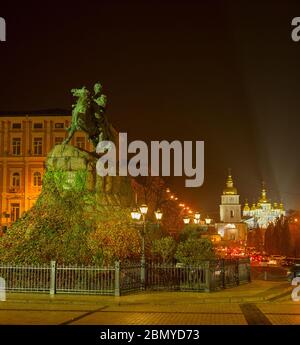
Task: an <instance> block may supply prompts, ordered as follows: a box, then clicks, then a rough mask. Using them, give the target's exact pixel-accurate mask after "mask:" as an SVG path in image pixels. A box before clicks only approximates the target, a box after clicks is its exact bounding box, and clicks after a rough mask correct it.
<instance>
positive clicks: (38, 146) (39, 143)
mask: <svg viewBox="0 0 300 345" xmlns="http://www.w3.org/2000/svg"><path fill="white" fill-rule="evenodd" d="M42 153H43V139H42V138H34V139H33V154H34V155H41V154H42Z"/></svg>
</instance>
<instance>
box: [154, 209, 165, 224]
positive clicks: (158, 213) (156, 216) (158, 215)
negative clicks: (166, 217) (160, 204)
mask: <svg viewBox="0 0 300 345" xmlns="http://www.w3.org/2000/svg"><path fill="white" fill-rule="evenodd" d="M154 213H155V218H156V220H157V221H160V220H161V219H162V215H163V214H162V212H161V210H160V209H158V210H157V211H155V212H154Z"/></svg>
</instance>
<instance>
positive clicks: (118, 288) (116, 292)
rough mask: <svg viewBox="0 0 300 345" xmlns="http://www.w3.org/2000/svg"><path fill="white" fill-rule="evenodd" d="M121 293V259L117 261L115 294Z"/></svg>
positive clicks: (117, 295)
mask: <svg viewBox="0 0 300 345" xmlns="http://www.w3.org/2000/svg"><path fill="white" fill-rule="evenodd" d="M120 295H121V294H120V261H115V296H116V297H119V296H120Z"/></svg>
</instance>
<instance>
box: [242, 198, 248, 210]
mask: <svg viewBox="0 0 300 345" xmlns="http://www.w3.org/2000/svg"><path fill="white" fill-rule="evenodd" d="M243 211H250V207H249V204H248V201H247V200H246V201H245V206H244V208H243Z"/></svg>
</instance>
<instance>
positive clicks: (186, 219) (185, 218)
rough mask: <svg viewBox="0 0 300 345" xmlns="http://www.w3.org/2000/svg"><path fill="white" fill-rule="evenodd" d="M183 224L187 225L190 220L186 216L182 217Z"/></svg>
mask: <svg viewBox="0 0 300 345" xmlns="http://www.w3.org/2000/svg"><path fill="white" fill-rule="evenodd" d="M183 222H184V224H189V222H190V218H189V217H188V216H185V217H183Z"/></svg>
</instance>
